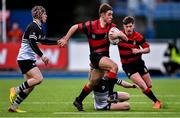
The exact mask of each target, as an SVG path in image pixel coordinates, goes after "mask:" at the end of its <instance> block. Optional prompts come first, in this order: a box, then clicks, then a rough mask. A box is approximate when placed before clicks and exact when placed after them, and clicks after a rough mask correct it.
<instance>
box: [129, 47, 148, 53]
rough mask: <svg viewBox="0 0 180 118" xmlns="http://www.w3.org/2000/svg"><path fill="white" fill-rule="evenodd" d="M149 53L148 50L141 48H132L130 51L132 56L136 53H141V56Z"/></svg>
mask: <svg viewBox="0 0 180 118" xmlns="http://www.w3.org/2000/svg"><path fill="white" fill-rule="evenodd" d="M149 52H150V48H149V47H148V48H142V49H137V48H133V49H132V53H133V54H138V53H141V54H146V53H149Z"/></svg>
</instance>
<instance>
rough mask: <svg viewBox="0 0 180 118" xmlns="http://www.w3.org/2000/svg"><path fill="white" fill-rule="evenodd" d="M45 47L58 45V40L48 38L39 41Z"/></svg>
mask: <svg viewBox="0 0 180 118" xmlns="http://www.w3.org/2000/svg"><path fill="white" fill-rule="evenodd" d="M38 41H39V42H40V43H41V44H43V45H57V40H50V39H47V38H44V39H39V40H38Z"/></svg>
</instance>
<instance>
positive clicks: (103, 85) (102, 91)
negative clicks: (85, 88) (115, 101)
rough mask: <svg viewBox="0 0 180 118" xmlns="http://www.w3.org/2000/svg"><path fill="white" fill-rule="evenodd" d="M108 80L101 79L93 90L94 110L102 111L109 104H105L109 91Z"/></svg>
mask: <svg viewBox="0 0 180 118" xmlns="http://www.w3.org/2000/svg"><path fill="white" fill-rule="evenodd" d="M108 89H109V88H108V80H105V79H101V80H100V82H99V84H98V85H97V86H96V87H94V89H93V94H94V95H93V97H94V108H95V109H103V108H104V107H106V106H107V105H108V104H109V103H108V102H107V99H108V95H109V90H108Z"/></svg>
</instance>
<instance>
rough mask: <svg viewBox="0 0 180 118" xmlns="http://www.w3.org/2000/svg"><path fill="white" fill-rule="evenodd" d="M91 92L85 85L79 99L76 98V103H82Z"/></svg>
mask: <svg viewBox="0 0 180 118" xmlns="http://www.w3.org/2000/svg"><path fill="white" fill-rule="evenodd" d="M91 91H92V90H91V89H90V88H89V87H88V86H87V85H85V86H84V88H83V89H82V91H81V93H80V95H79V97H78V101H79V102H82V101H83V100H84V98H85V97H86V96H87V95H89V93H90V92H91Z"/></svg>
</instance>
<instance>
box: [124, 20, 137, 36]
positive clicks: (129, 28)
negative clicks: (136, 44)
mask: <svg viewBox="0 0 180 118" xmlns="http://www.w3.org/2000/svg"><path fill="white" fill-rule="evenodd" d="M134 27H135V26H134V24H132V23H129V24H127V25H123V28H124V30H125V33H126V35H131V34H132V33H133V31H134Z"/></svg>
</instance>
